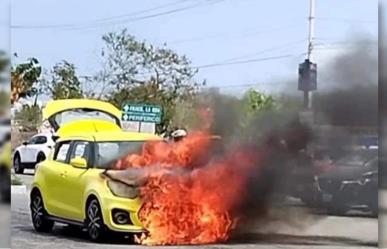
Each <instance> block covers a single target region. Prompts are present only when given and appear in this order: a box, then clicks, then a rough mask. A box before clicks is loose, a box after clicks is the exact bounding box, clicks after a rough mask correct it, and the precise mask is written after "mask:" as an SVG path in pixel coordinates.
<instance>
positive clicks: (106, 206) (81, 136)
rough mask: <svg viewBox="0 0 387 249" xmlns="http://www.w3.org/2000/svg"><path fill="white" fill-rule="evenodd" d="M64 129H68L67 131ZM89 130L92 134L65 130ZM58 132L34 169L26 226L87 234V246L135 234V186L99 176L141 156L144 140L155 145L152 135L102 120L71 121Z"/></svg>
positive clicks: (141, 229) (137, 226) (140, 228)
mask: <svg viewBox="0 0 387 249" xmlns="http://www.w3.org/2000/svg"><path fill="white" fill-rule="evenodd" d="M67 126H68V127H67ZM75 126H76V127H78V126H83V127H93V130H92V131H90V132H86V131H85V130H80V131H78V130H76V129H70V128H69V127H75ZM61 129H65V131H66V132H61V137H60V138H59V139H58V140H57V141H56V145H55V149H54V152H53V154H52V155H51V156H50V157H49V158H48V159H47V160H45V161H43V162H41V163H39V164H38V166H37V170H36V173H35V176H34V180H33V184H32V190H31V194H30V198H31V201H30V210H31V217H32V224H33V226H34V228H35V230H36V231H38V232H49V231H51V230H52V228H53V226H54V223H55V222H59V223H66V224H71V225H76V226H79V227H83V228H86V229H87V231H88V232H87V233H88V236H89V238H90V239H91V240H92V241H100V240H101V239H103V237H104V236H105V235H106V232H107V231H115V232H123V233H141V232H144V227H143V225H142V223H141V222H140V220H139V218H138V215H137V214H138V211H139V209H140V207H141V200H140V198H139V197H140V196H139V189H138V187H139V183H138V182H137V181H135V180H133V181H131V182H130V184H125V183H123V182H122V181H118V180H113V179H111V178H107V177H103V174H102V173H103V172H105V171H106V170H107V169H109V168H110V165H111V162H112V161H114V160H116V159H117V158H120V157H122V156H123V155H126V154H128V153H137V152H138V151H141V149H142V146H143V144H144V143H145V141H153V140H160V138H159V137H158V136H156V135H153V134H145V133H129V132H124V131H122V130H121V129H120V127H118V126H117V125H115V124H114V123H110V126H109V124H108V122H107V121H102V120H100V121H96V120H94V121H89V120H82V121H75V122H70V123H68V124H66V125H64V126H63V127H61Z"/></svg>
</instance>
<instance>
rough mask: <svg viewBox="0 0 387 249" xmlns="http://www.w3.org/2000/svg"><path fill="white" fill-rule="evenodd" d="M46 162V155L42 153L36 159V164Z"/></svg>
mask: <svg viewBox="0 0 387 249" xmlns="http://www.w3.org/2000/svg"><path fill="white" fill-rule="evenodd" d="M44 160H46V156H45V155H44V153H43V152H40V153H39V154H38V157H37V158H36V164H38V163H40V162H43V161H44Z"/></svg>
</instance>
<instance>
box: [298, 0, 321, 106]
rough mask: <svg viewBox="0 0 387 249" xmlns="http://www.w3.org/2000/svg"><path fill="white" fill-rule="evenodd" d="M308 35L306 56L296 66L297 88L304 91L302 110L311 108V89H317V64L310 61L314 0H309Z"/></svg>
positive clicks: (312, 39) (312, 41)
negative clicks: (297, 66)
mask: <svg viewBox="0 0 387 249" xmlns="http://www.w3.org/2000/svg"><path fill="white" fill-rule="evenodd" d="M309 2H310V8H309V18H308V24H309V35H308V47H307V53H306V54H307V56H306V59H305V61H304V62H303V63H301V64H300V65H299V68H298V90H300V91H302V92H303V93H304V110H305V111H310V110H311V109H312V91H314V90H316V89H317V65H316V64H315V63H313V62H312V60H313V56H312V52H313V46H314V21H315V0H309Z"/></svg>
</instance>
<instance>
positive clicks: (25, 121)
mask: <svg viewBox="0 0 387 249" xmlns="http://www.w3.org/2000/svg"><path fill="white" fill-rule="evenodd" d="M41 115H42V110H41V108H40V107H39V106H38V105H23V106H22V108H21V109H20V110H18V111H16V112H15V121H16V122H18V123H19V125H20V126H21V127H22V131H36V130H37V128H38V126H39V125H40V121H41Z"/></svg>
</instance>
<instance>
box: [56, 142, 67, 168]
mask: <svg viewBox="0 0 387 249" xmlns="http://www.w3.org/2000/svg"><path fill="white" fill-rule="evenodd" d="M69 149H70V142H68V141H66V142H62V143H60V144H58V145H57V147H56V149H55V154H54V160H55V161H57V162H62V163H66V159H67V155H68V153H69Z"/></svg>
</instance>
